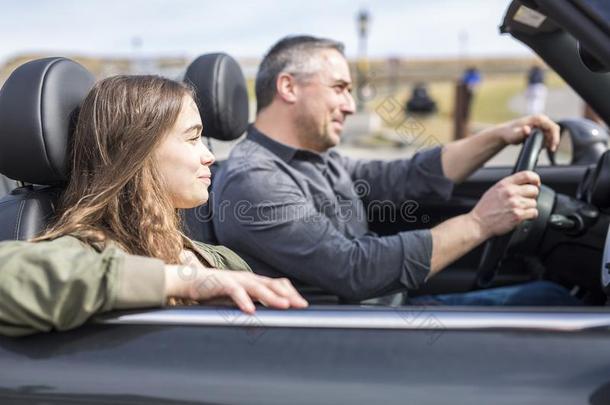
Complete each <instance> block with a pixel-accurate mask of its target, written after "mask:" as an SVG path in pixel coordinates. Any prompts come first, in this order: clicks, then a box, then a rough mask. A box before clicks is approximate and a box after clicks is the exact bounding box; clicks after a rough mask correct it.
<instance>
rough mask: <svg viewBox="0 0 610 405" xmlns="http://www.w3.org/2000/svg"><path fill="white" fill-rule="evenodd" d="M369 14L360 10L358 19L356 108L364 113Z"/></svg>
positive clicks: (367, 67) (367, 66)
mask: <svg viewBox="0 0 610 405" xmlns="http://www.w3.org/2000/svg"><path fill="white" fill-rule="evenodd" d="M369 20H370V15H369V12H368V11H367V10H365V9H362V10H360V12H359V13H358V16H357V18H356V22H357V25H358V61H357V63H356V76H357V95H358V99H357V100H356V101H357V104H356V107H357V109H358V111H359V112H362V111H364V104H365V98H366V97H365V95H366V90H367V89H366V87H367V86H368V83H367V77H368V73H369V61H368V58H367V46H366V45H367V38H368V31H369Z"/></svg>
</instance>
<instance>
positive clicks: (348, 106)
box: [341, 91, 356, 114]
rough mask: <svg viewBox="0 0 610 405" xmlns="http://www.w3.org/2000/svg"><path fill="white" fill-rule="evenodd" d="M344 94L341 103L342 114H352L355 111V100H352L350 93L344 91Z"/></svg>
mask: <svg viewBox="0 0 610 405" xmlns="http://www.w3.org/2000/svg"><path fill="white" fill-rule="evenodd" d="M345 94H346V96H345V101H344V102H343V104H342V105H341V111H342V112H343V113H344V114H353V113H354V112H356V101H355V100H354V96H353V95H352V93H350V92H348V91H346V92H345Z"/></svg>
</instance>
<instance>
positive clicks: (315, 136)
mask: <svg viewBox="0 0 610 405" xmlns="http://www.w3.org/2000/svg"><path fill="white" fill-rule="evenodd" d="M295 123H296V127H297V131H298V132H299V134H298V136H299V139H300V140H301V143H302V144H303V145H305V146H306V148H307V149H312V150H315V151H317V152H319V153H323V152H326V151H327V150H328V149H330V148H332V147H333V146H336V144H337V142H334V141H333V139H332V136H331V135H330V133H329V132H330V129H329V128H328V123H324V126H323V127H322V128H319V127H318V126H317V125H316V122H315V120H314V118H313V116H312V115H310V114H306V113H301V114H298V115H297V116H296V118H295Z"/></svg>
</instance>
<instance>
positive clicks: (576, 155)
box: [547, 118, 610, 166]
mask: <svg viewBox="0 0 610 405" xmlns="http://www.w3.org/2000/svg"><path fill="white" fill-rule="evenodd" d="M558 124H559V126H560V127H561V139H560V140H559V147H558V148H557V152H555V153H551V152H550V151H547V152H548V156H549V160H550V161H551V164H552V165H553V166H556V165H590V164H595V163H597V161H598V160H599V158H600V157H601V155H603V154H604V152H606V150H608V138H609V137H610V136H609V134H608V130H607V129H606V128H604V127H603V126H601V125H599V124H597V123H595V122H593V121H591V120H587V119H584V118H582V119H570V120H563V121H559V122H558Z"/></svg>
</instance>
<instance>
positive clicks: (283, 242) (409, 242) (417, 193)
mask: <svg viewBox="0 0 610 405" xmlns="http://www.w3.org/2000/svg"><path fill="white" fill-rule="evenodd" d="M351 87H352V81H351V77H350V72H349V68H348V64H347V61H346V59H345V57H344V55H343V45H342V44H340V43H338V42H335V41H332V40H326V39H318V38H314V37H308V36H299V37H287V38H284V39H282V40H281V41H279V42H278V43H277V44H276V45H274V46H273V47H272V48H271V50H270V51H269V52H268V53H267V55H266V56H265V58H264V59H263V61H262V62H261V65H260V68H259V72H258V74H257V77H256V98H257V104H258V107H257V116H256V121H255V123H254V125H253V126H251V127H250V129H249V130H248V135H247V137H246V139H245V140H244V141H242V142H241V143H239V144H238V145H237V146H236V147H235V148H234V149H233V151H232V153H231V155H230V157H229V159H228V161H227V162H226V163H224V165H223V167H222V168H221V169H220V171H219V173H218V175H217V176H216V179H215V181H214V188H213V193H214V194H215V198H214V206H213V209H214V212H215V215H214V225H215V229H216V232H217V237H218V239H219V241H220V243H222V244H223V245H227V246H229V247H231V248H232V249H234V250H236V251H237V252H239V254H241V255H242V257H243V258H244V259H246V261H247V262H248V263H249V264H250V266H251V267H252V268H253V269H254V271H255V272H257V273H260V274H265V275H273V276H278V275H284V276H287V277H289V278H291V279H292V280H294V281H295V282H297V283H298V284H300V285H306V286H314V287H317V288H319V289H321V290H323V291H325V292H327V293H331V294H334V295H336V296H338V297H341V298H343V299H344V300H346V301H359V300H365V299H368V298H372V297H378V296H382V295H386V294H388V293H391V292H396V291H406V290H407V289H416V288H418V287H419V286H420V285H421V284H422V283H424V282H425V280H427V279H428V278H430V277H432V276H434V275H435V274H436V273H438V272H439V271H441V270H442V269H443V268H445V267H446V266H447V265H449V264H450V263H451V262H453V261H454V260H456V259H457V258H459V257H460V256H462V255H464V254H465V253H466V252H468V251H470V250H471V249H473V248H474V247H476V246H477V245H479V244H481V243H482V242H484V241H485V240H486V239H488V238H490V237H492V236H495V235H501V234H504V233H506V232H508V231H510V230H512V229H513V228H514V227H515V226H516V225H517V224H519V223H520V222H522V221H524V220H527V219H531V218H534V217H536V215H537V210H536V197H537V195H538V187H539V186H540V178H539V177H538V175H537V174H535V173H533V172H522V173H517V174H515V175H513V176H510V177H507V178H505V179H503V180H502V181H500V182H499V183H498V184H496V185H494V186H493V187H492V188H491V189H490V190H489V191H487V192H486V193H485V195H484V196H483V197H482V198H481V200H480V201H479V203H478V204H477V205H476V206H475V208H474V209H473V210H472V211H471V212H470V213H468V214H466V215H461V216H458V217H455V218H452V219H450V220H448V221H446V222H443V223H441V224H440V225H438V226H436V227H434V228H432V229H431V230H417V231H410V232H401V233H399V234H397V235H393V236H386V237H378V236H376V235H374V234H371V233H370V232H369V231H368V228H367V222H366V218H367V216H366V214H365V213H364V211H365V204H366V203H367V202H370V201H375V200H381V201H387V200H390V201H392V202H394V203H396V204H401V203H402V202H404V201H405V200H408V199H420V198H424V197H425V198H429V197H436V198H441V199H447V198H449V197H450V195H451V191H452V188H453V184H454V183H459V182H461V181H463V180H464V179H466V178H467V177H468V176H469V175H470V174H471V173H472V172H473V171H474V170H476V169H477V168H479V167H481V166H482V165H483V163H484V162H485V161H487V160H488V159H489V158H491V157H492V156H493V155H495V154H496V153H497V152H498V151H500V150H501V149H502V148H503V147H504V146H506V145H508V144H516V143H520V142H521V141H523V139H524V138H525V137H526V136H527V135H528V134H529V132H530V130H531V128H532V126H537V127H540V128H541V129H542V130H543V131H544V133H545V138H546V143H547V146H549V147H550V148H551V149H553V150H554V149H555V148H556V147H557V144H558V140H559V130H558V127H557V125H556V124H554V123H553V122H552V121H550V120H549V119H548V118H546V117H543V116H536V117H528V118H524V119H521V120H516V121H513V122H509V123H506V124H503V125H500V126H497V127H495V128H493V129H491V130H487V131H484V132H482V133H480V134H478V135H476V136H473V137H469V138H467V139H464V140H460V141H457V142H453V143H450V144H448V145H445V146H444V147H442V148H440V147H438V148H434V149H431V150H428V151H424V152H421V153H418V154H416V155H415V156H413V157H412V158H411V159H410V160H407V159H403V160H397V161H391V162H382V161H362V160H355V159H351V158H348V157H344V156H342V155H340V154H339V153H338V152H336V151H334V150H333V149H332V147H333V146H336V145H337V144H338V143H339V142H340V139H341V132H342V130H343V126H344V123H345V120H346V117H347V116H348V115H350V114H352V113H353V112H354V99H353V98H352V95H351ZM357 185H359V186H363V187H360V188H361V189H365V193H362V190H358V187H355V186H357ZM512 288H513V289H514V287H512ZM525 288H526V289H527V291H528V292H529V291H533V292H536V293H538V295H536V294H534V295H536V296H537V297H540V296H544V297H545V299H548V300H551V301H552V299H553V298H549V297H556V298H557V299H558V300H559V301H556V302H555V303H561V302H563V301H562V300H563V299H564V298H565V301H567V302H569V303H572V300H573V298H572V297H571V296H569V295H567V293H566V292H565V291H564V290H563V289H562V287H559V286H556V285H554V284H551V283H544V282H541V283H540V284H534V285H527V286H526V287H525ZM507 291H509V292H510V294H508V295H509V296H512V295H514V294H512V292H515V291H513V290H503V291H501V292H500V293H498V294H497V295H493V294H490V293H489V292H487V295H486V299H485V300H484V301H485V302H486V303H487V302H490V303H492V304H495V303H511V300H510V297H509V298H507ZM516 292H517V293H519V294H517V295H519V296H520V297H522V296H523V294H520V293H521V292H522V290H521V289H518V291H516ZM469 294H477V293H476V292H474V293H469ZM454 295H455V294H454ZM526 295H528V294H526ZM490 296H491V298H489V297H490ZM468 297H469V298H470V300H469V301H468V302H473V300H472V296H468ZM499 297H502V298H499ZM451 298H452V300H451V303H454V304H456V303H458V304H459V303H460V301H455V297H451ZM475 298H476V297H475ZM496 298H497V299H496ZM430 299H432V300H433V301H435V298H434V297H431V298H430V297H429V299H428V301H430ZM440 299H441V298H440V297H439V302H440ZM494 299H495V301H494ZM536 299H538V298H536ZM548 300H547V301H548ZM435 302H436V301H435ZM477 302H483V301H477ZM516 303H519V304H523V303H524V302H516ZM525 303H526V304H532V302H525Z"/></svg>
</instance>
